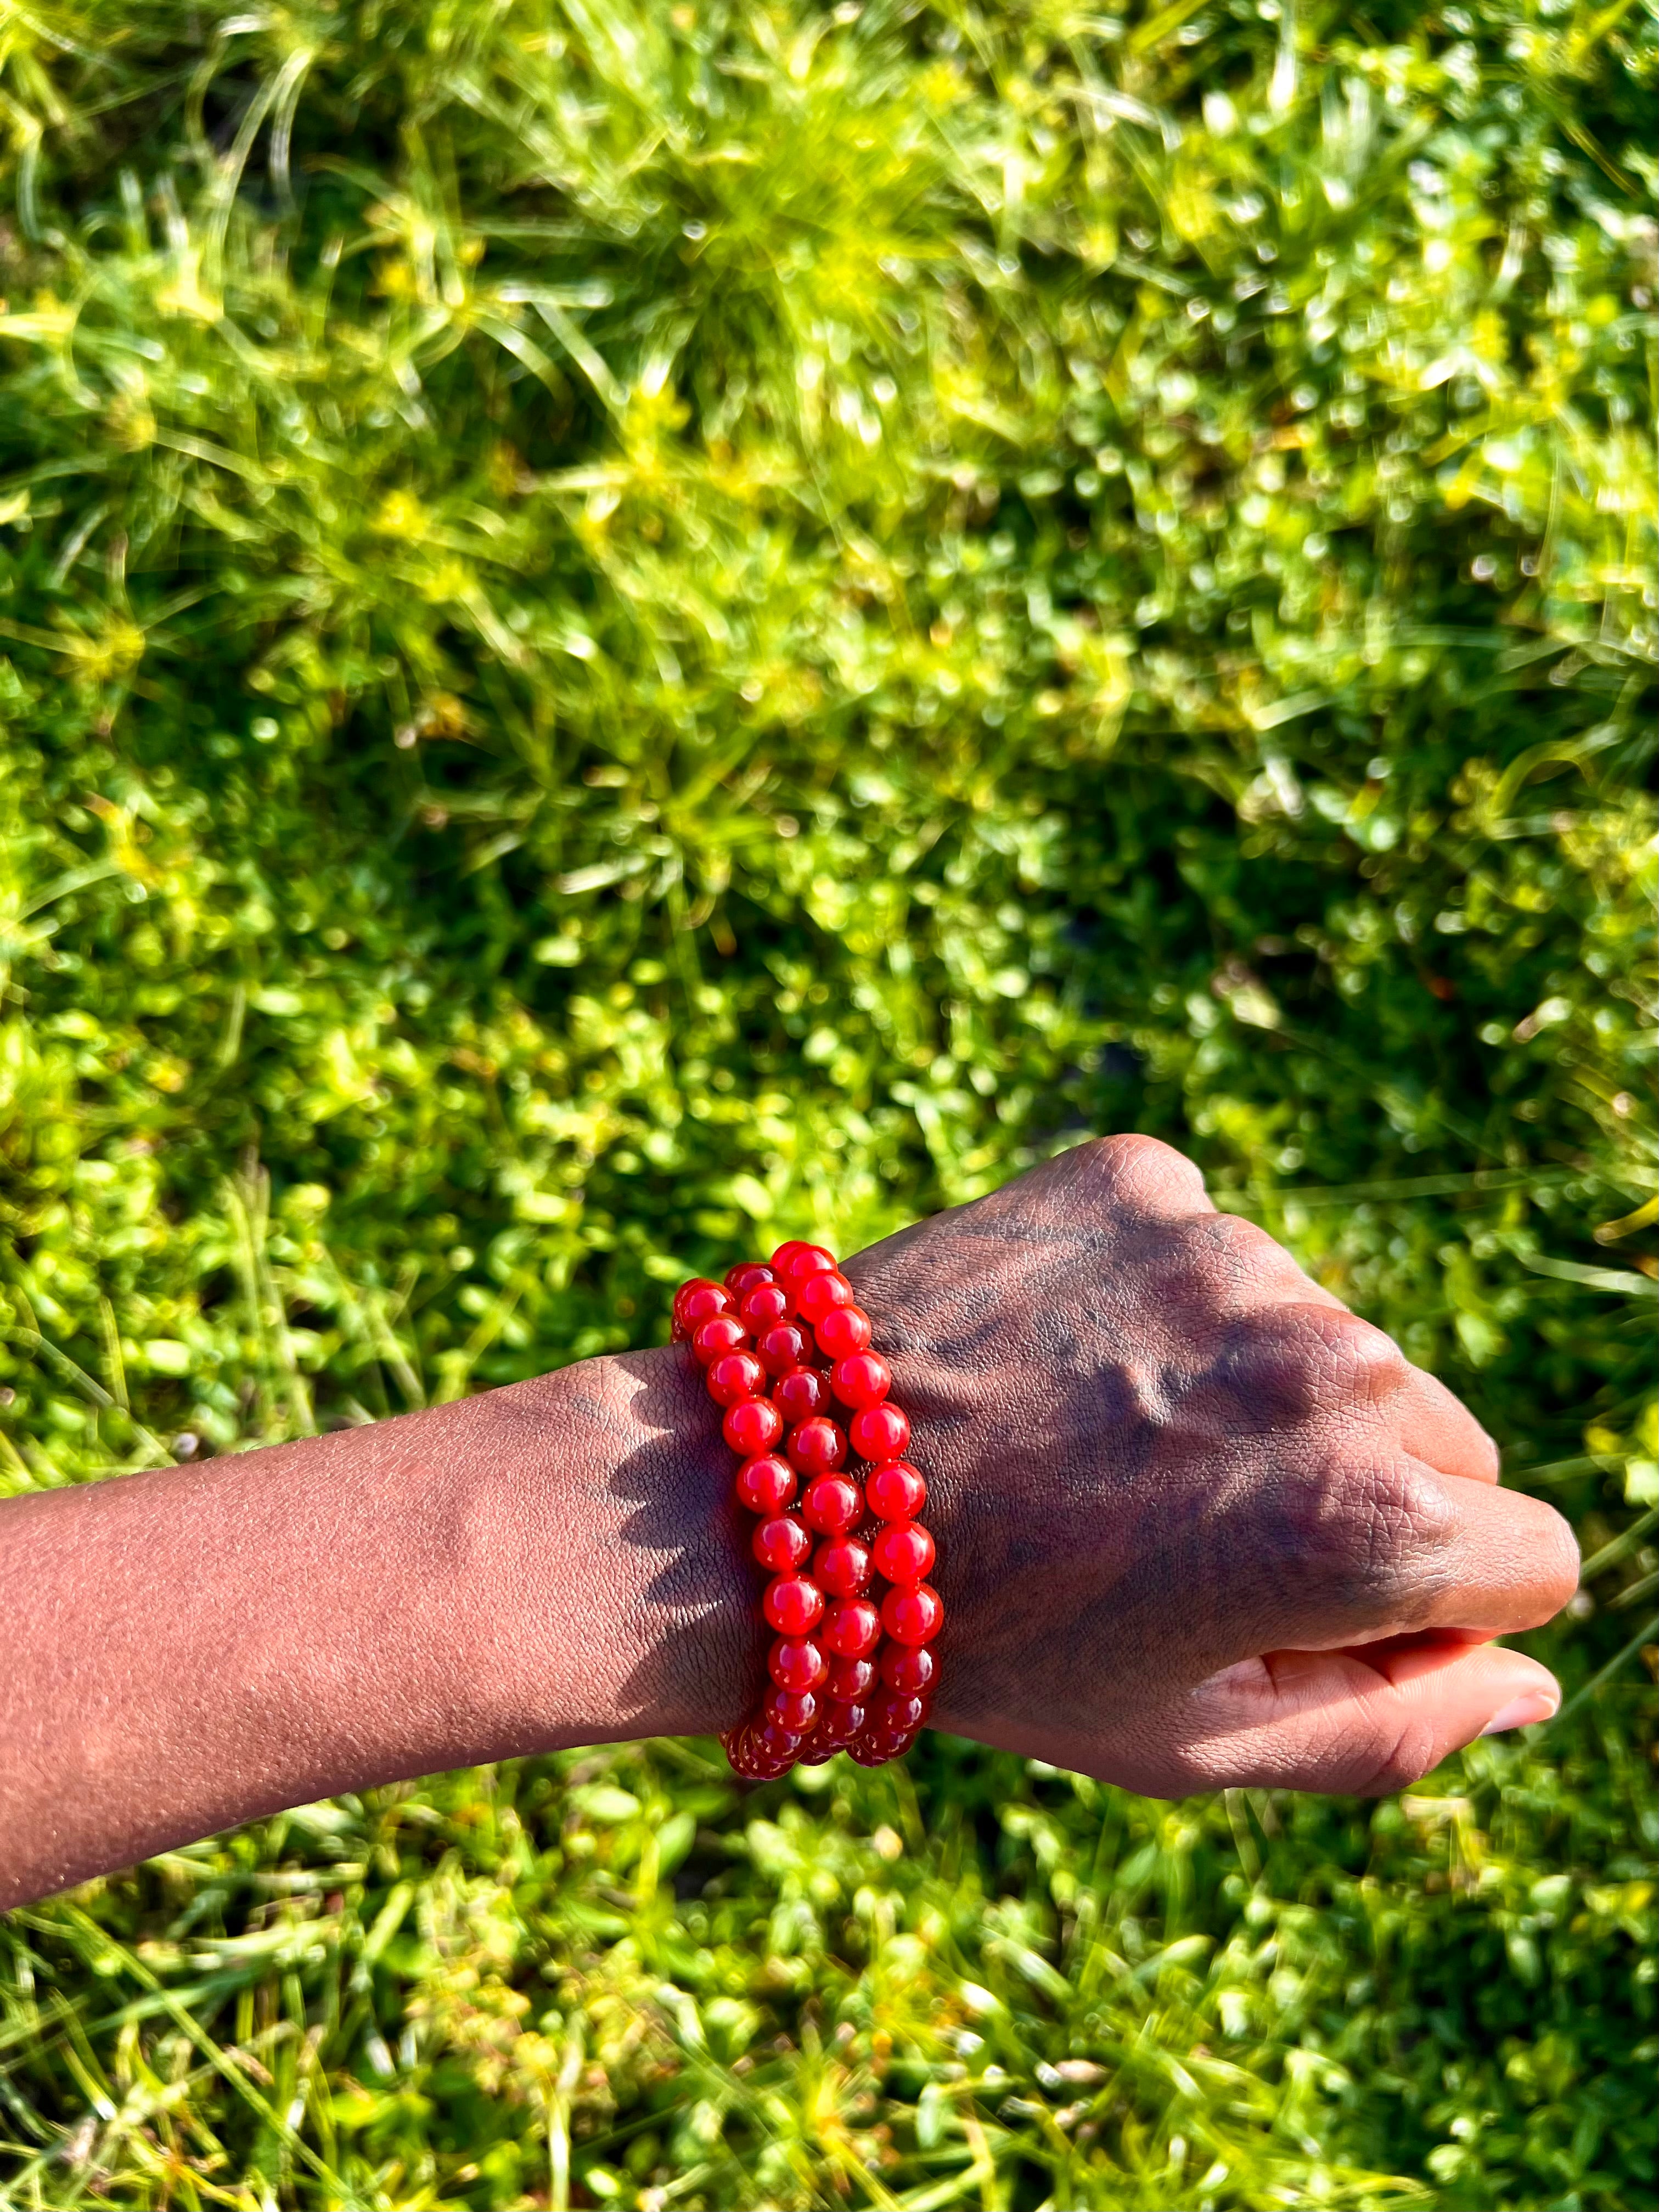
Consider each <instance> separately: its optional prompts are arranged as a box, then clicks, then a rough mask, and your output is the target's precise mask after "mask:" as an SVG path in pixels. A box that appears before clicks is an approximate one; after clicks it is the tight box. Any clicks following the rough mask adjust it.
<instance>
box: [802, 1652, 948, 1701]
mask: <svg viewBox="0 0 1659 2212" xmlns="http://www.w3.org/2000/svg"><path fill="white" fill-rule="evenodd" d="M839 1664H840V1662H839V1661H837V1662H836V1665H839ZM835 1671H836V1670H835V1668H834V1667H832V1668H830V1669H829V1676H830V1678H831V1679H833V1677H834V1674H835ZM938 1674H939V1662H938V1661H937V1660H936V1659H935V1658H934V1656H933V1653H932V1652H931V1651H930V1650H928V1649H927V1646H926V1645H925V1644H883V1646H882V1647H881V1679H882V1680H883V1681H884V1683H885V1684H886V1686H887V1687H888V1688H889V1689H890V1690H902V1691H903V1692H905V1693H906V1695H907V1696H909V1697H919V1696H920V1695H921V1692H923V1691H924V1690H931V1689H932V1688H933V1684H934V1681H935V1680H937V1678H938ZM824 1687H825V1688H826V1689H827V1688H828V1687H829V1681H828V1680H826V1682H825V1684H824ZM839 1694H840V1693H839V1692H836V1695H839Z"/></svg>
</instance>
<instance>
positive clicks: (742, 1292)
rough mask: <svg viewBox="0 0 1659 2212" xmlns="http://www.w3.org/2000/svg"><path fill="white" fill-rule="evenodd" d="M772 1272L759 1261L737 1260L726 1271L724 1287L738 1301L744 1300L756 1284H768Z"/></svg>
mask: <svg viewBox="0 0 1659 2212" xmlns="http://www.w3.org/2000/svg"><path fill="white" fill-rule="evenodd" d="M771 1279H772V1270H771V1269H770V1268H769V1267H767V1266H765V1265H764V1264H763V1262H762V1261H759V1260H739V1261H738V1264H737V1266H736V1267H728V1268H727V1269H726V1289H727V1290H728V1291H731V1293H732V1297H734V1298H737V1299H738V1300H742V1299H744V1298H746V1297H748V1295H749V1293H750V1291H752V1290H753V1289H754V1288H755V1285H757V1283H769V1282H770V1281H771Z"/></svg>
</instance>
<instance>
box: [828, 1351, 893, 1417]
mask: <svg viewBox="0 0 1659 2212" xmlns="http://www.w3.org/2000/svg"><path fill="white" fill-rule="evenodd" d="M892 1387H893V1370H892V1369H891V1368H890V1366H889V1365H888V1364H887V1362H886V1361H885V1360H884V1358H882V1356H881V1354H880V1353H879V1352H848V1355H847V1357H846V1358H845V1359H838V1360H837V1361H836V1364H835V1365H834V1366H833V1367H832V1368H831V1369H830V1370H829V1388H830V1389H832V1390H833V1391H834V1392H835V1394H836V1397H838V1398H839V1399H840V1400H841V1402H842V1405H843V1406H878V1405H879V1404H880V1403H881V1401H882V1400H883V1399H884V1397H885V1396H886V1395H887V1393H888V1392H889V1391H890V1389H892Z"/></svg>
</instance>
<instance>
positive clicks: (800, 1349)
mask: <svg viewBox="0 0 1659 2212" xmlns="http://www.w3.org/2000/svg"><path fill="white" fill-rule="evenodd" d="M811 1352H812V1340H811V1337H810V1336H809V1335H808V1334H806V1331H805V1329H804V1328H801V1327H800V1326H799V1323H798V1322H793V1321H780V1322H773V1324H772V1326H771V1328H769V1329H767V1330H766V1331H765V1333H764V1334H763V1335H760V1336H758V1337H757V1338H756V1340H755V1356H756V1358H757V1359H758V1360H759V1361H760V1364H761V1365H762V1366H763V1368H764V1369H765V1370H766V1371H767V1373H768V1374H769V1375H787V1373H788V1371H789V1370H790V1369H791V1368H792V1367H800V1366H803V1365H804V1364H805V1362H806V1361H807V1360H808V1359H809V1358H811Z"/></svg>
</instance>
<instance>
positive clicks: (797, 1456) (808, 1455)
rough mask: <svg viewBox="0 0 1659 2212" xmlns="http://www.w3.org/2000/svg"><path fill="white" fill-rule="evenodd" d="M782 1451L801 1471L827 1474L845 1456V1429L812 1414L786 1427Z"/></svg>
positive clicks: (838, 1423) (827, 1418)
mask: <svg viewBox="0 0 1659 2212" xmlns="http://www.w3.org/2000/svg"><path fill="white" fill-rule="evenodd" d="M757 1364H759V1363H758V1362H757ZM784 1450H785V1451H786V1452H787V1455H788V1457H789V1464H790V1465H791V1466H792V1467H798V1468H799V1469H800V1471H801V1473H802V1474H829V1473H831V1472H832V1471H833V1470H834V1469H835V1468H838V1467H839V1466H840V1465H841V1464H842V1461H843V1460H845V1458H846V1457H847V1431H845V1430H844V1429H843V1428H842V1425H841V1424H840V1422H839V1421H832V1420H830V1419H829V1417H828V1415H826V1414H823V1413H814V1414H813V1415H812V1417H811V1419H810V1420H805V1421H798V1422H797V1423H796V1425H795V1426H794V1427H793V1429H791V1430H790V1431H789V1441H788V1443H787V1444H785V1446H784Z"/></svg>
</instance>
